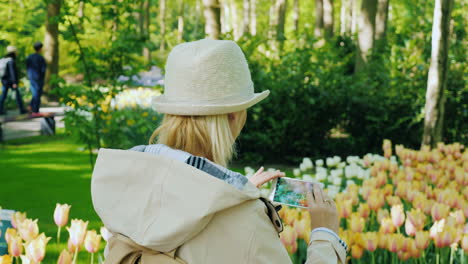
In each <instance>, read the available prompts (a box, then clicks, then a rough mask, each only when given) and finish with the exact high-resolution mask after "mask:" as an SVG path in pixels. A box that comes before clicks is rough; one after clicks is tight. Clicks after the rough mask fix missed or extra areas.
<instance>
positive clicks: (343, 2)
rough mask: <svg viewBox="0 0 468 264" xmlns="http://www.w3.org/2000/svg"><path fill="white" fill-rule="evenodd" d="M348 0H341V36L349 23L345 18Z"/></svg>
mask: <svg viewBox="0 0 468 264" xmlns="http://www.w3.org/2000/svg"><path fill="white" fill-rule="evenodd" d="M348 3H349V0H341V7H340V34H341V35H342V36H343V35H345V34H346V25H347V24H348V23H349V22H348V21H347V20H346V19H347V17H346V10H347V8H348Z"/></svg>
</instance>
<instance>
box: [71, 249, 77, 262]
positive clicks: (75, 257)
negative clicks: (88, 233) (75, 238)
mask: <svg viewBox="0 0 468 264" xmlns="http://www.w3.org/2000/svg"><path fill="white" fill-rule="evenodd" d="M77 257H78V246H76V248H75V254H74V255H73V261H72V264H76V259H77Z"/></svg>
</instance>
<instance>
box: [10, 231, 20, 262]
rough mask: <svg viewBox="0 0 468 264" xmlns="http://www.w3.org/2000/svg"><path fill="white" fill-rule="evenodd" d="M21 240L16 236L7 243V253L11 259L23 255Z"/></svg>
mask: <svg viewBox="0 0 468 264" xmlns="http://www.w3.org/2000/svg"><path fill="white" fill-rule="evenodd" d="M22 242H23V240H22V239H21V237H20V236H18V235H13V236H11V237H10V238H9V241H8V253H9V254H10V255H11V256H13V257H19V256H20V255H21V253H23V245H22Z"/></svg>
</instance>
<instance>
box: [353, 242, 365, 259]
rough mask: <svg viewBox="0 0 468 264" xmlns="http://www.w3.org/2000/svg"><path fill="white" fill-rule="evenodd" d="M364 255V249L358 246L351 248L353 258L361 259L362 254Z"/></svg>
mask: <svg viewBox="0 0 468 264" xmlns="http://www.w3.org/2000/svg"><path fill="white" fill-rule="evenodd" d="M363 253H364V249H363V248H362V247H361V246H358V245H352V246H351V256H352V257H353V258H355V259H360V258H361V257H362V254H363Z"/></svg>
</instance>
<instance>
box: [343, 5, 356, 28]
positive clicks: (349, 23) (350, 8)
mask: <svg viewBox="0 0 468 264" xmlns="http://www.w3.org/2000/svg"><path fill="white" fill-rule="evenodd" d="M354 2H355V0H346V14H345V16H346V18H345V19H346V29H345V32H346V34H348V35H351V34H353V29H352V28H353V16H354V5H355V4H354Z"/></svg>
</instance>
